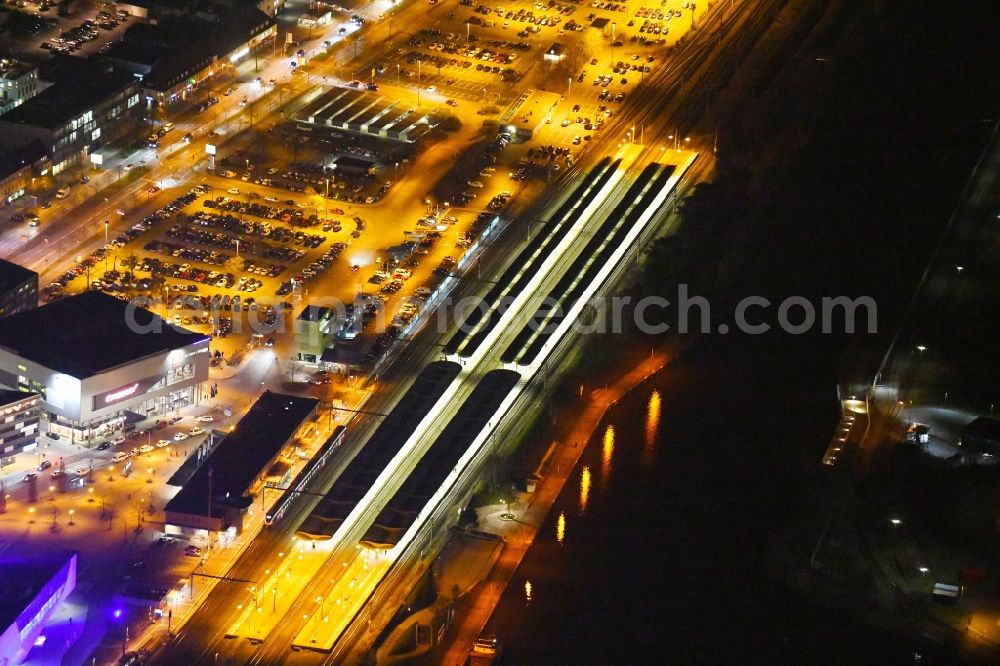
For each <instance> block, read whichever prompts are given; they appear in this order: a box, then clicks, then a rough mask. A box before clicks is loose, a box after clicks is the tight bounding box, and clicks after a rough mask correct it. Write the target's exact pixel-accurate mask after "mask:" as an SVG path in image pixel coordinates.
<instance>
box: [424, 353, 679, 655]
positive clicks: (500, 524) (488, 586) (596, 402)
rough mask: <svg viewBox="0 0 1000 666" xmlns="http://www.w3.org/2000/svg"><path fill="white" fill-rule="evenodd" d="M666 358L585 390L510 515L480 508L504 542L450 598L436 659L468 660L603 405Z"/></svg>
mask: <svg viewBox="0 0 1000 666" xmlns="http://www.w3.org/2000/svg"><path fill="white" fill-rule="evenodd" d="M668 361H669V357H668V355H667V354H666V353H660V354H656V353H653V354H651V355H650V356H649V357H648V358H646V359H644V360H643V361H642V362H640V363H639V364H638V365H636V366H635V367H634V368H633V369H632V370H630V371H629V372H627V373H626V374H624V375H623V376H622V377H621V378H620V379H619V380H618V381H617V382H615V383H614V384H611V385H609V386H605V387H604V388H601V389H596V390H593V391H591V392H590V393H589V394H588V395H587V396H586V399H585V401H584V404H583V405H582V406H581V409H580V410H579V417H578V418H577V420H576V423H575V425H574V426H573V429H572V430H571V431H570V433H569V435H568V436H567V437H566V439H565V441H563V442H558V443H557V445H556V447H555V448H554V450H553V451H552V452H551V458H550V462H549V465H548V473H547V474H546V475H545V476H544V477H543V478H542V479H540V480H539V482H538V484H537V486H536V489H535V492H534V493H530V494H527V493H526V494H524V495H522V498H523V499H521V500H519V501H518V502H517V503H514V504H512V505H511V507H510V511H511V513H513V514H514V516H515V518H514V519H513V520H508V519H501V514H503V513H506V511H507V507H505V506H501V505H497V506H493V507H487V508H486V509H485V510H483V511H480V515H479V524H480V529H481V530H483V531H486V532H491V533H495V534H499V535H501V536H503V537H504V539H505V540H506V547H505V548H504V549H503V550H502V552H501V553H500V556H499V557H498V558H497V562H496V564H495V565H494V567H493V569H492V570H491V571H490V573H489V575H488V576H487V577H486V579H485V580H484V581H482V582H481V583H480V584H479V585H478V586H476V588H475V589H474V590H472V592H470V593H469V594H467V595H465V596H464V597H463V598H462V599H461V600H460V601H458V602H457V603H456V615H455V619H454V624H453V627H452V628H451V629H450V630H449V632H448V635H447V637H446V638H445V640H444V642H443V643H442V644H441V645H440V646H438V648H437V649H436V650H435V651H434V653H433V654H434V655H435V656H436V657H440V658H436V659H434V661H435V662H437V663H442V664H448V665H451V664H454V665H458V666H461V665H462V664H465V663H466V662H467V661H468V658H469V649H470V648H471V647H472V643H473V642H474V641H475V640H476V639H477V638H478V637H479V635H480V633H481V632H482V630H483V627H485V626H486V623H487V621H488V620H489V618H490V615H492V613H493V609H494V607H495V606H496V604H497V602H498V601H499V600H500V597H501V596H502V595H503V591H504V589H505V588H506V586H507V584H508V583H509V582H510V579H511V578H512V577H513V576H514V573H515V572H516V571H517V568H518V566H520V564H521V560H522V559H523V558H524V555H525V553H527V551H528V548H530V547H531V544H532V543H533V542H534V540H535V535H536V534H537V532H538V529H539V528H540V527H541V525H542V523H543V522H544V520H545V517H546V515H547V514H548V512H549V509H550V508H551V507H552V504H553V503H554V502H555V500H556V498H557V497H558V496H559V493H560V492H561V491H562V488H563V486H564V485H565V483H566V480H567V479H568V478H569V477H570V475H571V474H572V472H573V469H574V468H575V466H576V463H577V461H578V460H579V458H580V456H581V455H582V454H583V451H584V449H585V448H586V445H587V442H588V441H589V440H590V438H591V436H592V435H593V434H594V432H595V431H596V430H597V428H598V426H599V425H600V423H601V421H602V420H603V418H604V415H605V414H606V413H607V411H608V409H609V408H610V407H611V406H612V405H614V404H615V403H616V402H618V401H619V400H621V399H622V397H623V396H625V394H626V393H628V392H629V391H631V390H632V389H634V388H635V387H636V386H638V385H639V384H641V383H642V382H643V381H645V380H646V379H647V378H649V377H650V376H652V375H654V374H656V373H657V372H659V371H660V370H661V369H662V368H663V367H664V366H665V365H666V364H667V362H668Z"/></svg>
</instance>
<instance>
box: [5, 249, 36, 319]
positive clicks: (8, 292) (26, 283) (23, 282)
mask: <svg viewBox="0 0 1000 666" xmlns="http://www.w3.org/2000/svg"><path fill="white" fill-rule="evenodd" d="M36 307H38V273H36V272H35V271H32V270H29V269H27V268H25V267H24V266H21V265H19V264H15V263H14V262H11V261H7V260H6V259H0V317H7V316H10V315H12V314H17V313H18V312H24V311H26V310H31V309H33V308H36Z"/></svg>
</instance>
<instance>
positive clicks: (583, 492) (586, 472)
mask: <svg viewBox="0 0 1000 666" xmlns="http://www.w3.org/2000/svg"><path fill="white" fill-rule="evenodd" d="M589 499H590V466H589V465H584V466H583V470H582V471H581V472H580V515H583V514H585V513H587V500H589Z"/></svg>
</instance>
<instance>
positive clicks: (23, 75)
mask: <svg viewBox="0 0 1000 666" xmlns="http://www.w3.org/2000/svg"><path fill="white" fill-rule="evenodd" d="M44 88H45V84H44V83H42V82H40V81H39V80H38V66H37V65H35V64H33V63H29V62H25V61H23V60H17V59H14V58H0V114H4V113H7V112H8V111H10V110H11V109H13V108H14V107H17V106H20V105H21V104H23V103H24V102H25V101H26V100H29V99H31V98H32V97H34V96H35V95H36V94H37V93H38V92H39V90H41V89H44Z"/></svg>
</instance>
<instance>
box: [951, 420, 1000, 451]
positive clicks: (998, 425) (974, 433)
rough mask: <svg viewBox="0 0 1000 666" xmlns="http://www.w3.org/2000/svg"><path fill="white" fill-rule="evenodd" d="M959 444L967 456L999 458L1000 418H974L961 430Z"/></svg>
mask: <svg viewBox="0 0 1000 666" xmlns="http://www.w3.org/2000/svg"><path fill="white" fill-rule="evenodd" d="M959 446H960V447H962V451H963V453H965V455H967V456H980V457H983V456H985V457H986V458H987V459H990V458H1000V420H997V419H992V418H990V417H988V416H980V417H978V418H976V419H975V420H974V421H972V422H971V423H969V424H968V425H967V426H965V428H964V429H963V430H962V438H961V440H960V441H959Z"/></svg>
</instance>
